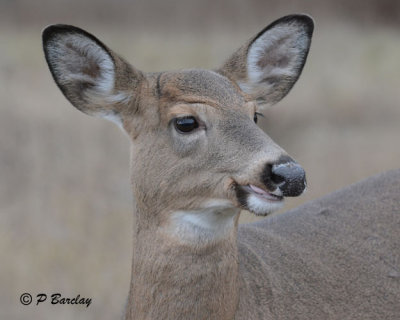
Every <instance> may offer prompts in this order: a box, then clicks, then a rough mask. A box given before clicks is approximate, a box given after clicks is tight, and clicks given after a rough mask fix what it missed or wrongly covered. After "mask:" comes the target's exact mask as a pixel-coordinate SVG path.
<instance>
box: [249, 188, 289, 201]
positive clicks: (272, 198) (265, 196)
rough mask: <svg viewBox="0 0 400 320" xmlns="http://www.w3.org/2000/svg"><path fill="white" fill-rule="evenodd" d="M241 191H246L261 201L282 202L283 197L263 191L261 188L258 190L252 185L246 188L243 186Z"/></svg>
mask: <svg viewBox="0 0 400 320" xmlns="http://www.w3.org/2000/svg"><path fill="white" fill-rule="evenodd" d="M242 188H243V189H245V190H246V191H248V192H249V193H250V194H254V195H255V196H256V197H258V198H261V199H262V200H267V201H282V200H283V196H281V195H279V194H274V193H272V192H268V191H266V190H263V189H261V188H258V187H256V186H254V185H252V184H248V185H247V186H243V187H242Z"/></svg>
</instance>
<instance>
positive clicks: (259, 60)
mask: <svg viewBox="0 0 400 320" xmlns="http://www.w3.org/2000/svg"><path fill="white" fill-rule="evenodd" d="M308 43H309V38H308V37H307V34H306V31H305V30H304V27H303V26H301V25H298V24H296V23H293V24H283V25H277V26H275V27H273V28H272V29H269V30H267V31H266V32H264V34H262V35H261V36H259V37H258V38H257V40H255V41H254V43H253V44H252V45H251V47H250V48H249V52H248V55H247V72H248V78H249V80H250V81H249V83H247V84H246V83H243V84H241V87H242V89H243V90H245V91H247V92H250V93H256V92H255V91H257V90H262V91H263V92H268V91H269V89H271V87H272V86H273V84H274V83H275V82H277V81H280V80H281V79H283V78H287V77H290V78H293V77H296V76H297V73H298V69H299V68H300V67H301V65H302V63H303V59H304V53H305V52H306V50H307V47H308ZM261 83H262V86H263V88H262V89H260V88H257V87H254V85H258V84H261ZM267 94H268V93H267Z"/></svg>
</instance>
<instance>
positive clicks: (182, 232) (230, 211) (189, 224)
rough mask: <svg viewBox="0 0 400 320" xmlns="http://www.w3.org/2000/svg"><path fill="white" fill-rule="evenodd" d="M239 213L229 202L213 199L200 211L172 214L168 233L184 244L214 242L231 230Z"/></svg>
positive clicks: (180, 211)
mask: <svg viewBox="0 0 400 320" xmlns="http://www.w3.org/2000/svg"><path fill="white" fill-rule="evenodd" d="M239 212H240V209H238V208H236V207H234V206H233V204H232V203H231V202H230V201H227V200H223V199H213V200H210V201H208V202H207V203H205V204H204V206H203V207H202V208H200V209H196V210H188V211H183V210H179V211H175V212H173V213H172V216H171V224H170V227H169V228H168V229H169V230H168V232H170V233H172V234H173V235H174V236H177V237H178V238H179V239H180V240H182V241H185V242H208V241H216V240H219V239H222V238H224V237H226V236H228V235H229V233H230V232H231V231H232V230H233V228H234V223H235V217H236V215H237V214H239Z"/></svg>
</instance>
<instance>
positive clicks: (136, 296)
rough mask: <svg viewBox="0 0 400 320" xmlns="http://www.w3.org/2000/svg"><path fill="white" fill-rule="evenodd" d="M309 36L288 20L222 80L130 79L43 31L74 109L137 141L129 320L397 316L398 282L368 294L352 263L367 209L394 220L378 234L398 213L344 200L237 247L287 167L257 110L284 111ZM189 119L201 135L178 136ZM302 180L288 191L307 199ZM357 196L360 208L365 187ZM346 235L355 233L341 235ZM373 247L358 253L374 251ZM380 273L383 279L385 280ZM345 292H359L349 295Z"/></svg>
mask: <svg viewBox="0 0 400 320" xmlns="http://www.w3.org/2000/svg"><path fill="white" fill-rule="evenodd" d="M312 29H313V22H312V20H311V18H309V17H307V16H304V15H292V16H288V17H284V18H282V19H279V20H277V21H276V22H274V23H273V24H271V25H270V26H268V27H267V28H266V29H264V30H263V31H262V32H260V33H259V34H258V35H257V36H256V37H254V38H252V39H251V40H250V41H249V42H248V43H247V44H246V45H244V46H243V47H241V48H240V49H239V50H238V51H237V52H236V53H235V54H234V55H233V56H232V57H231V58H230V59H229V60H228V61H227V62H226V63H225V64H224V66H223V67H222V68H219V69H217V70H216V71H208V70H201V69H192V70H181V71H169V72H163V73H144V72H141V71H139V70H137V69H135V68H134V67H132V66H130V65H129V64H128V63H127V62H125V60H124V59H122V58H121V57H120V56H118V55H117V54H115V53H114V52H113V51H111V50H110V49H108V48H107V47H106V46H105V45H104V44H102V43H101V42H100V41H99V40H98V39H97V38H95V37H94V36H92V35H90V34H88V33H87V32H86V31H83V30H81V29H79V28H76V27H72V26H65V25H55V26H50V27H48V28H47V29H46V30H45V31H44V33H43V45H44V51H45V56H46V60H47V62H48V64H49V67H50V70H51V72H52V75H53V77H54V80H55V81H56V83H57V85H58V86H59V87H60V89H61V90H62V92H63V93H64V95H65V96H66V97H67V99H69V100H70V101H71V103H72V104H73V105H74V106H75V107H77V108H78V109H79V110H81V111H83V112H85V113H88V114H91V115H97V116H102V117H105V118H108V119H110V120H112V121H114V122H116V123H117V124H119V125H121V126H122V128H123V129H124V130H125V131H126V132H127V134H128V135H129V137H130V138H131V142H132V148H131V174H132V189H133V195H134V199H135V209H134V235H133V238H134V245H133V258H132V280H131V286H130V293H129V299H128V305H127V308H126V316H125V317H126V319H218V320H221V319H226V320H228V319H234V318H235V319H327V317H328V318H329V317H331V318H332V319H333V318H335V317H336V315H338V314H340V310H344V311H343V312H344V313H345V314H344V316H341V317H336V319H346V315H348V317H347V318H349V319H350V318H351V319H366V318H365V317H362V318H361V317H359V315H363V316H364V315H366V314H368V312H369V311H368V310H372V311H373V312H375V311H376V312H377V311H379V312H382V313H383V314H385V315H391V314H393V313H392V312H394V307H393V306H392V307H390V305H388V303H389V302H391V301H393V300H394V298H395V297H396V294H397V296H398V292H399V290H398V291H397V293H395V289H396V283H395V282H396V281H397V280H398V278H396V277H397V276H395V277H392V278H390V280H387V279H386V278H385V280H381V283H379V281H378V279H377V278H376V277H377V276H378V274H379V272H378V273H377V272H376V271H371V273H369V274H371V275H374V276H375V278H372V279H373V280H374V283H373V284H371V286H368V285H366V282H365V279H366V277H365V276H363V275H362V274H360V272H361V273H362V272H363V270H364V269H365V268H363V267H359V266H358V265H357V263H363V262H364V261H368V263H371V262H374V261H375V260H374V259H373V258H372V257H371V256H370V258H368V259H364V260H363V259H362V256H361V255H360V254H357V248H358V247H360V248H364V247H362V243H364V242H365V241H366V242H368V241H373V239H372V238H368V236H370V237H375V235H374V233H373V229H374V228H373V227H372V226H371V225H368V224H367V225H365V226H364V225H363V228H365V230H366V232H367V233H365V232H363V231H362V230H361V229H360V226H359V225H358V224H357V221H358V219H359V218H360V214H362V211H363V210H366V213H365V216H364V218H365V219H367V220H366V221H368V219H370V218H373V217H375V213H376V212H377V211H378V210H379V208H383V210H385V211H384V212H383V213H377V214H383V215H384V217H385V218H383V219H382V220H380V222H382V223H385V224H389V225H390V221H391V219H393V217H394V216H393V214H394V213H391V211H390V210H389V209H390V208H389V207H388V206H389V204H387V205H381V206H378V207H375V208H370V207H368V208H364V207H363V204H362V203H360V201H356V202H354V201H352V200H351V199H350V198H349V197H347V198H346V194H347V193H341V194H339V196H334V198H335V199H338V202H337V203H339V205H341V208H343V209H342V210H343V211H340V210H339V209H331V208H330V207H329V208H324V209H323V210H322V211H318V210H317V211H318V212H316V213H312V212H313V211H312V210H314V211H315V209H313V208H314V207H313V206H315V205H316V206H317V208H319V207H321V206H322V203H321V205H320V204H319V202H316V203H314V204H310V205H309V207H304V208H303V209H299V210H298V211H297V213H298V216H295V215H294V213H292V214H290V213H289V214H287V215H285V216H282V217H280V218H277V219H276V220H267V221H266V222H264V223H259V224H256V225H252V226H243V227H241V228H240V230H239V233H240V235H239V242H238V243H237V232H238V217H239V212H240V209H241V208H247V209H250V210H253V211H254V213H256V214H263V215H265V214H268V213H269V212H271V211H272V210H274V209H276V207H277V205H278V204H279V203H280V202H279V201H278V200H277V201H272V200H271V199H275V198H274V196H273V195H274V194H275V195H277V194H282V192H281V191H280V190H279V186H278V185H275V184H274V183H273V179H271V176H270V175H271V174H272V171H271V169H270V168H271V167H272V165H274V164H280V163H282V159H289V158H288V157H287V154H286V152H285V151H283V150H282V149H281V148H280V147H279V146H278V145H276V144H275V143H274V142H273V141H272V140H271V139H270V138H269V137H268V136H267V135H266V134H265V133H264V132H263V131H262V130H260V129H259V128H258V127H257V126H256V124H255V123H254V121H253V119H254V114H255V112H256V111H257V110H259V109H260V108H261V106H260V105H257V103H256V101H262V102H263V103H267V104H272V103H275V102H277V101H279V100H280V99H281V98H283V97H284V96H285V95H286V93H287V92H288V91H289V90H290V89H291V87H292V86H293V85H294V83H295V82H296V81H297V79H298V77H299V75H300V73H301V71H302V69H303V66H304V63H305V60H306V57H307V54H308V50H309V46H310V43H311V35H312ZM188 116H190V117H194V118H195V119H197V121H198V128H197V129H195V130H193V132H190V133H189V134H183V133H181V132H179V130H178V129H177V127H176V126H175V121H176V119H177V118H179V117H188ZM286 161H288V160H286ZM301 179H304V177H302V178H301ZM292 180H293V181H297V180H298V179H292ZM293 181H292V183H293ZM304 182H305V181H303V180H301V181H300V184H299V186H300V187H299V186H297V188H289V189H288V190H291V189H293V190H296V195H298V194H299V193H301V192H302V190H304ZM384 182H385V181H382V184H380V185H379V188H376V190H377V191H378V192H382V191H384V192H388V193H386V195H388V197H389V200H390V201H393V199H394V194H393V193H391V192H392V190H398V186H399V184H393V185H392V189H391V188H390V187H389V185H388V184H384ZM388 183H389V182H388ZM250 185H252V186H254V187H255V188H258V189H257V190H264V191H265V193H268V194H269V196H268V197H269V199H270V200H268V201H267V200H265V199H263V198H262V197H260V196H259V195H258V196H257V195H255V194H252V195H251V196H249V195H250V193H249V192H250V191H249V188H247V189H245V187H246V186H250ZM367 185H368V186H369V185H371V184H370V183H367ZM372 185H374V184H372ZM299 188H300V189H299ZM368 188H369V187H367V189H368ZM396 188H397V189H396ZM253 189H254V188H253ZM250 190H251V188H250ZM352 190H353V189H351V190H349V192H350V194H351V192H352ZM354 190H356V191H355V193H353V195H354V197H355V199H360V197H361V195H362V192H361V193H360V192H359V190H360V188H359V187H357V188H355V189H354ZM357 190H358V191H357ZM361 190H362V187H361ZM367 191H368V193H367V196H370V195H371V194H372V193H371V189H368V190H367ZM389 191H390V192H389ZM288 195H289V196H290V195H291V194H290V192H289V194H288ZM375 195H376V193H375ZM249 199H257V200H256V202H254V201H253V200H249ZM276 199H279V197H277V198H276ZM340 199H347V200H346V201H344V202H340V201H339V200H340ZM376 200H377V201H376V202H374V203H379V201H381V200H382V199H376ZM251 201H252V202H251ZM254 203H256V204H254ZM327 203H330V202H329V201H327ZM357 203H358V204H357ZM364 204H366V202H364ZM332 206H333V204H332ZM255 207H257V208H255ZM397 207H398V205H397ZM350 208H352V209H350ZM308 209H312V210H311V213H308V212H306V211H308ZM335 210H336V211H335ZM348 210H350V212H351V216H350V217H347V216H346V213H347V212H348ZM351 210H353V211H351ZM336 212H337V213H336ZM393 212H394V211H393ZM314 215H315V217H314ZM292 216H293V217H292ZM289 217H290V219H289ZM342 219H343V221H346V224H344V223H343V224H342V223H341V222H340V221H342ZM274 221H276V222H274ZM281 221H282V222H281ZM315 226H318V228H316V227H315ZM349 227H352V228H354V229H356V230H358V231H357V232H353V230H352V231H351V232H345V231H346V230H347V231H348V229H346V228H349ZM390 230H392V229H390ZM338 234H340V236H341V237H342V238H343V240H340V239H339V238H338ZM353 235H356V236H358V238H353ZM360 237H361V238H360ZM331 239H333V240H331ZM368 239H370V240H368ZM371 239H372V240H371ZM374 239H375V238H374ZM382 239H383V238H382V237H380V238H379V241H381V240H382ZM394 239H395V238H394V233H393V232H392V231H390V232H389V241H388V246H386V247H385V250H384V251H382V252H381V251H379V250H378V251H373V250H372V254H375V252H376V253H379V252H381V253H388V250H387V248H389V247H390V245H389V244H393V243H394V242H393V240H394ZM397 239H398V237H397ZM330 241H334V242H332V243H331V244H330ZM338 241H342V242H338ZM354 244H356V246H355V247H354ZM238 247H239V250H238ZM322 248H323V249H324V250H326V251H324V250H322ZM382 248H383V247H382ZM393 248H396V247H393ZM367 249H368V248H365V250H364V249H363V250H364V251H362V252H363V255H364V254H365V255H367V254H368V252H371V251H368V250H367ZM351 257H353V258H351ZM394 258H395V255H393V256H390V255H385V259H391V260H390V263H391V264H390V263H389V262H388V264H387V265H388V266H389V265H395V263H397V262H396V261H395V260H393V259H394ZM348 259H349V260H348ZM348 261H350V262H348ZM388 261H389V260H388ZM375 262H376V261H375ZM375 262H374V263H375ZM378 265H379V266H380V265H383V264H382V263H381V264H379V263H378V262H376V263H375V265H373V266H372V267H373V268H374V269H373V270H380V269H379V268H378V269H376V268H375V266H378ZM379 266H378V267H379ZM331 271H332V272H333V274H331ZM381 271H382V272H383V273H382V277H386V276H387V274H389V273H387V272H386V273H385V272H384V269H382V270H381ZM346 280H349V281H353V284H354V285H353V284H349V285H348V286H347V287H346ZM386 282H387V283H388V284H386ZM397 283H398V282H397ZM358 284H360V285H361V287H360V286H359V285H358ZM375 285H379V288H378V291H376V292H374V290H373V288H374V286H375ZM347 288H349V291H346V290H347ZM384 289H387V291H386V292H383V291H384ZM363 290H368V293H365V294H364V293H363V292H362V291H363ZM357 295H358V296H359V297H365V299H368V301H372V303H371V305H368V304H367V303H366V302H364V300H363V299H361V298H357ZM351 299H353V300H351ZM385 299H386V300H385ZM353 301H354V302H356V304H354V303H351V302H353ZM346 302H349V303H348V304H346ZM378 302H379V303H381V304H382V305H384V306H385V307H380V306H378V305H377V304H378ZM352 312H353V313H352ZM385 312H386V313H385ZM342 315H343V313H342ZM325 316H327V317H325ZM388 319H389V318H388Z"/></svg>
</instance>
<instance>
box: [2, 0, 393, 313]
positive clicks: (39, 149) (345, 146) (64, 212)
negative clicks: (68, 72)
mask: <svg viewBox="0 0 400 320" xmlns="http://www.w3.org/2000/svg"><path fill="white" fill-rule="evenodd" d="M291 13H308V14H310V15H312V16H313V17H314V19H315V22H316V28H315V33H314V38H313V44H312V47H311V52H310V55H309V58H308V61H307V64H306V66H305V68H304V71H303V74H302V77H301V78H300V81H299V82H298V83H297V84H296V85H295V87H294V88H293V90H292V91H291V93H290V94H289V95H288V96H287V97H286V98H285V99H284V100H283V101H282V102H280V103H279V104H278V105H276V106H274V107H272V108H271V109H270V110H268V111H267V112H266V113H265V116H266V117H265V119H263V120H261V121H260V125H261V126H262V127H263V128H264V129H265V130H266V132H267V133H268V134H269V135H270V136H271V137H272V138H273V139H274V140H275V141H276V142H277V143H278V144H280V145H281V146H282V147H283V148H284V149H286V150H287V151H288V152H289V153H290V154H291V155H292V156H293V157H294V158H295V159H296V160H297V161H298V162H299V163H301V164H302V165H303V167H304V168H305V170H306V172H307V175H308V183H309V188H308V192H307V193H306V194H305V195H304V196H302V197H300V198H298V199H293V200H289V201H287V206H286V209H288V208H291V207H293V206H297V205H299V204H301V203H303V202H305V201H307V200H310V199H314V198H317V197H319V196H322V195H324V194H327V193H329V192H331V191H333V190H336V189H338V188H340V187H342V186H345V185H348V184H351V183H353V182H356V181H358V180H360V179H363V178H365V177H367V176H370V175H373V174H377V173H379V172H383V171H385V170H388V169H392V168H398V167H399V166H400V147H399V146H400V143H399V138H400V108H399V101H400V32H399V31H400V2H399V1H395V0H364V1H361V0H357V1H346V0H336V1H321V0H319V1H317V0H304V1H302V0H297V1H294V0H287V1H280V0H249V1H239V0H231V1H228V0H222V1H212V0H202V1H189V0H186V1H184V0H164V1H156V0H147V1H129V0H114V1H105V0H87V1H83V0H82V1H71V0H70V1H64V0H36V1H29V0H0V252H1V265H0V319H61V320H63V319H119V318H120V317H121V315H122V313H123V308H124V305H125V301H126V297H127V294H128V289H129V281H130V260H131V247H132V243H131V238H132V237H131V233H132V199H131V193H130V185H129V173H128V163H129V141H128V139H127V138H126V137H125V135H124V134H123V133H122V132H121V131H120V130H119V129H118V128H117V127H116V126H115V125H113V124H111V123H108V122H106V121H104V120H99V119H93V118H90V117H88V116H85V115H83V114H81V113H80V112H78V111H77V110H75V109H74V108H73V107H72V106H71V105H70V104H69V103H68V102H67V100H66V99H65V98H64V97H63V96H62V94H61V92H60V91H59V90H58V88H57V87H56V85H55V84H54V83H53V80H52V78H51V76H50V73H49V71H48V68H47V66H46V64H45V61H44V58H43V53H42V48H41V37H40V35H41V30H42V29H43V28H44V27H45V26H46V25H48V24H52V23H67V24H74V25H77V26H80V27H82V28H84V29H86V30H88V31H89V32H91V33H93V34H95V35H96V36H97V37H99V38H100V39H101V40H102V41H104V42H105V43H106V44H107V45H108V46H110V47H111V48H112V49H114V50H115V51H116V52H118V53H120V54H122V55H123V56H124V57H125V58H126V59H127V60H128V61H130V62H131V63H132V64H134V65H135V66H136V67H137V68H139V69H142V70H146V71H160V70H167V69H179V68H185V67H203V68H212V67H215V66H218V65H220V64H221V63H222V62H223V61H224V59H226V58H227V57H228V56H229V55H230V54H231V53H232V52H233V51H234V50H235V49H236V48H238V47H239V46H240V45H241V44H242V43H243V42H244V41H246V40H247V39H248V38H250V37H252V36H253V35H255V34H256V33H258V31H260V30H261V29H262V28H263V27H265V26H266V25H267V24H269V23H270V22H272V21H273V20H274V19H277V18H279V17H281V16H283V15H287V14H291ZM377 192H379V190H377ZM252 219H254V218H253V217H251V216H249V215H248V214H245V215H243V217H242V222H247V221H250V220H252ZM24 292H29V293H31V294H32V295H34V296H35V295H36V294H38V293H47V294H48V295H50V294H52V293H57V292H59V293H61V294H62V295H63V296H64V297H71V298H72V297H75V296H76V295H77V294H80V295H81V296H83V297H86V298H92V300H93V301H92V304H91V305H90V306H89V308H86V307H84V306H79V305H78V306H70V305H69V306H68V305H64V306H62V305H51V304H50V303H49V302H46V303H43V304H41V305H39V306H35V305H30V306H23V305H21V303H20V302H19V297H20V295H21V294H22V293H24Z"/></svg>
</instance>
